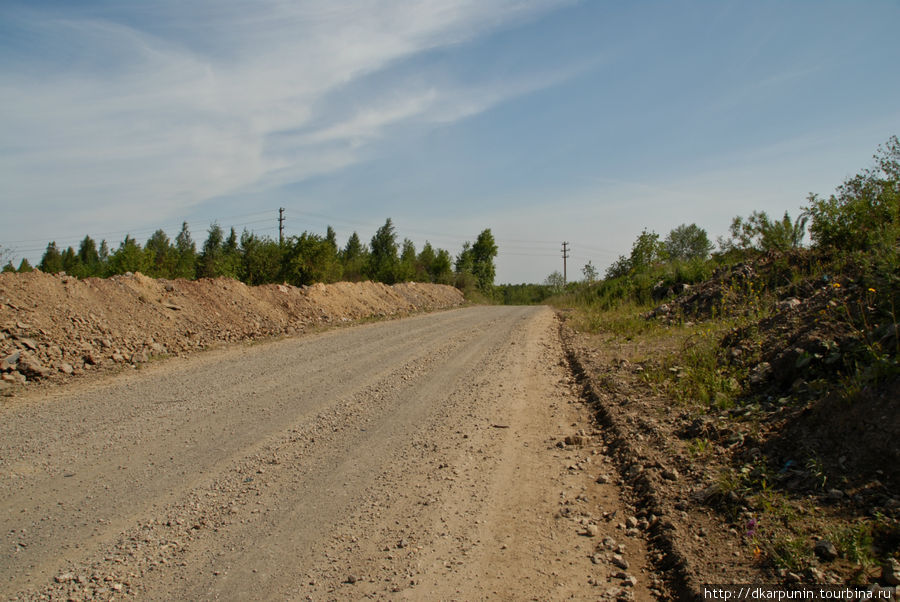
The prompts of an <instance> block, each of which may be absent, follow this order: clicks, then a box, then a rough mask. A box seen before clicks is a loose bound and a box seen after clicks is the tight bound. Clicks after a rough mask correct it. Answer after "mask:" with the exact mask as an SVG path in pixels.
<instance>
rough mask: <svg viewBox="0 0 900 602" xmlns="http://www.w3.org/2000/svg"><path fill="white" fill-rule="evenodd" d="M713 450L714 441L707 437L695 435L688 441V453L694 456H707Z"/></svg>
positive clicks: (696, 457) (697, 457) (695, 457)
mask: <svg viewBox="0 0 900 602" xmlns="http://www.w3.org/2000/svg"><path fill="white" fill-rule="evenodd" d="M711 452H712V442H711V441H710V440H709V439H707V438H706V437H695V438H693V439H691V440H690V442H689V443H688V453H689V454H690V455H691V457H692V458H694V459H695V460H696V459H699V458H703V457H706V456H707V455H709V454H710V453H711Z"/></svg>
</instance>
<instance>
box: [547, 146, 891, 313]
mask: <svg viewBox="0 0 900 602" xmlns="http://www.w3.org/2000/svg"><path fill="white" fill-rule="evenodd" d="M874 159H875V164H874V166H873V167H870V168H867V169H864V170H862V171H861V172H859V173H858V174H856V175H855V176H852V177H850V178H848V179H846V180H845V181H844V183H843V184H841V185H840V186H839V187H838V188H837V190H836V191H835V193H834V194H831V195H829V196H828V197H820V196H818V195H815V194H813V195H810V196H809V197H808V198H807V204H806V206H805V207H804V208H803V209H802V212H801V214H800V216H799V217H797V218H796V219H792V218H791V216H790V215H789V214H788V212H785V213H784V215H783V217H781V218H780V219H778V218H771V217H770V216H769V215H768V214H767V213H766V212H764V211H754V212H752V213H751V214H750V215H749V216H748V217H743V216H737V217H735V218H734V219H733V221H732V223H731V226H730V228H729V232H728V235H727V236H724V237H719V238H718V239H717V242H718V249H716V245H713V244H712V243H711V242H710V241H709V238H708V236H707V233H706V231H705V230H703V229H702V228H700V227H698V226H697V225H696V224H690V225H686V224H683V225H681V226H678V227H677V228H675V229H673V230H672V231H671V232H669V234H668V235H667V236H666V237H665V238H661V237H660V235H659V234H657V233H656V232H653V231H652V230H647V229H645V230H643V231H642V232H641V234H640V235H639V236H638V237H637V239H636V240H635V241H634V243H633V245H632V248H631V252H630V253H629V254H628V255H621V256H620V257H619V258H618V259H617V260H616V261H615V262H613V264H612V265H611V266H609V268H608V269H607V270H606V273H605V278H604V279H603V280H602V281H599V282H597V283H595V282H594V278H593V276H594V275H595V273H596V272H595V270H594V269H593V266H590V264H589V265H587V266H585V269H584V273H585V280H584V281H583V282H581V283H569V285H567V286H566V287H565V288H566V290H567V291H569V292H581V293H587V295H588V297H590V299H591V300H592V302H594V303H598V304H599V305H600V306H601V307H602V308H607V309H608V308H609V307H612V306H615V305H616V304H618V303H619V302H621V301H622V300H629V301H634V302H638V303H649V302H651V301H652V300H653V299H652V291H653V290H654V289H659V288H665V287H666V286H668V285H670V284H678V283H682V284H691V283H695V282H700V281H702V280H705V279H706V278H708V277H709V276H710V275H711V274H712V272H713V271H714V270H715V269H716V268H717V267H719V266H722V265H727V264H733V263H736V262H740V261H744V260H746V259H749V258H752V257H755V256H759V255H761V254H766V253H775V254H779V255H783V254H785V253H790V252H792V251H796V250H799V249H802V248H808V249H809V251H811V252H813V253H816V254H817V262H818V265H819V266H820V269H822V270H825V271H826V272H827V271H829V270H830V271H832V272H840V271H849V272H853V273H854V275H855V277H857V278H859V279H860V280H861V281H864V282H866V286H868V287H870V288H869V289H867V290H871V291H877V295H876V294H875V293H872V297H873V298H872V299H871V300H869V304H870V305H871V306H873V307H874V306H877V307H880V308H881V309H882V310H883V312H884V315H885V316H887V317H886V318H885V319H890V320H891V321H892V322H896V318H895V317H891V316H894V315H895V311H896V309H895V308H896V307H898V306H900V277H898V274H900V140H898V138H897V136H892V137H891V138H889V139H888V141H887V143H886V144H884V145H881V146H879V148H878V151H877V152H876V154H875V156H874ZM807 235H808V236H809V239H810V241H809V243H806V242H805V239H806V236H807ZM714 250H715V251H714ZM561 280H562V275H561V274H558V273H554V274H551V275H550V276H549V277H548V278H547V280H546V281H545V284H546V285H547V286H551V287H555V288H557V289H561V286H559V281H561Z"/></svg>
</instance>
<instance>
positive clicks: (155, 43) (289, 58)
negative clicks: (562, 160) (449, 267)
mask: <svg viewBox="0 0 900 602" xmlns="http://www.w3.org/2000/svg"><path fill="white" fill-rule="evenodd" d="M557 4H558V2H557V1H556V0H519V1H517V0H504V1H501V2H489V3H486V2H480V1H475V0H456V1H454V0H433V1H430V2H415V3H410V2H406V1H401V0H384V1H380V2H366V3H360V2H353V1H347V2H334V1H324V0H322V1H308V2H302V3H296V2H287V1H279V0H270V1H269V2H263V3H260V2H253V3H250V2H243V1H236V0H231V1H228V0H226V1H217V2H209V3H203V2H198V3H191V4H183V3H180V2H172V3H165V2H163V3H157V4H154V5H153V8H152V9H146V8H145V9H144V10H148V11H149V12H147V13H145V14H138V15H131V16H128V15H126V16H125V17H121V16H120V17H118V18H116V19H115V20H114V19H113V18H112V17H111V18H109V19H104V18H99V17H96V16H84V15H83V14H82V15H75V16H73V15H71V14H65V13H63V14H58V15H48V14H47V13H40V12H35V11H24V12H21V13H20V14H18V15H17V22H18V23H24V24H26V25H25V26H24V27H23V29H25V30H26V31H27V32H28V35H31V36H34V39H33V40H30V41H29V40H26V42H25V43H26V44H29V43H38V44H39V47H41V48H42V49H43V50H42V51H41V55H40V56H34V57H27V58H22V56H21V55H18V58H17V59H15V60H12V61H6V62H5V63H4V64H3V65H0V92H2V93H0V109H2V110H0V115H2V116H0V126H2V129H3V131H4V140H3V141H0V182H2V183H0V195H2V197H3V198H4V199H5V200H8V201H10V202H11V203H16V204H24V203H27V204H29V205H30V206H31V207H32V208H38V209H39V210H40V209H45V210H46V211H47V213H48V215H47V216H43V217H36V218H35V219H34V220H33V222H34V223H35V224H40V225H41V226H42V227H44V228H65V227H66V225H67V224H69V223H71V215H72V214H75V213H79V214H81V217H82V218H83V219H84V220H85V221H88V222H92V223H97V224H98V226H97V227H99V228H104V227H106V225H105V224H106V223H109V224H111V223H112V222H113V220H120V219H123V214H124V216H125V217H128V216H130V219H129V223H134V222H136V221H141V220H144V221H156V222H157V223H158V222H159V221H160V220H164V219H168V218H169V217H170V216H177V215H183V214H184V212H185V209H186V208H187V207H190V206H192V205H197V204H199V203H202V202H204V201H206V200H208V199H210V198H213V197H216V196H217V195H223V194H228V193H233V192H235V191H239V190H241V189H245V188H248V189H249V188H256V189H259V188H265V187H266V186H269V185H277V184H282V183H285V182H290V181H291V180H295V179H302V178H306V177H309V176H312V175H316V174H320V173H327V172H330V171H334V170H337V169H340V168H342V167H345V166H347V165H350V164H352V163H354V162H355V161H358V160H359V159H360V158H361V157H362V156H364V155H363V154H361V151H362V150H363V149H365V147H366V145H368V144H369V143H371V142H372V141H374V140H377V139H379V138H380V137H381V136H383V134H384V132H385V131H386V128H389V127H391V126H394V125H397V124H402V123H406V122H409V121H411V120H412V121H416V122H419V123H438V122H447V121H453V120H456V119H460V118H463V117H466V116H468V115H471V114H474V113H477V112H479V111H482V110H485V109H486V108H488V107H490V106H492V105H494V104H496V103H497V102H502V101H503V100H504V99H505V98H509V97H510V96H512V95H516V94H521V93H524V92H526V91H528V90H530V89H534V88H536V87H539V86H541V85H546V83H550V81H549V80H548V81H547V82H541V81H534V82H531V83H529V84H527V85H521V84H517V85H512V86H506V87H501V86H497V87H495V88H494V89H488V88H484V87H483V88H480V89H478V88H472V87H468V88H466V87H460V86H458V85H454V84H453V83H452V82H441V84H440V85H429V84H427V83H425V84H422V83H421V82H420V83H418V84H417V85H415V86H412V87H410V88H408V89H399V90H390V91H387V90H382V89H379V88H378V82H377V81H376V82H375V83H374V84H373V86H374V87H373V88H372V89H371V90H370V92H371V93H372V95H373V100H374V103H370V104H368V106H366V107H364V108H359V107H349V108H344V109H343V110H341V111H340V112H337V113H334V112H331V113H328V112H326V111H324V110H323V106H324V108H326V109H327V108H330V107H329V106H328V98H329V95H334V94H338V93H339V92H340V90H341V89H342V87H345V86H347V85H348V84H350V83H351V82H357V81H359V80H360V78H362V77H364V76H371V75H372V74H377V73H379V72H380V71H382V70H384V69H385V68H387V67H390V66H391V65H393V64H395V63H396V62H397V61H400V60H403V59H408V58H410V57H413V56H415V55H416V54H418V53H421V52H424V51H428V50H430V49H434V48H439V47H443V46H447V45H451V44H458V43H461V42H464V41H466V40H468V39H472V38H474V37H477V36H480V35H484V34H485V33H487V32H490V31H493V30H495V29H497V28H498V27H504V26H507V25H509V24H513V23H516V22H518V21H519V20H522V19H527V18H530V17H532V16H534V15H537V14H539V13H540V12H541V11H545V10H548V9H550V8H552V7H553V6H555V5H557ZM61 10H66V9H65V5H63V7H62V8H61ZM54 221H55V223H54ZM120 223H121V222H120ZM35 237H36V238H37V237H38V235H36V236H35Z"/></svg>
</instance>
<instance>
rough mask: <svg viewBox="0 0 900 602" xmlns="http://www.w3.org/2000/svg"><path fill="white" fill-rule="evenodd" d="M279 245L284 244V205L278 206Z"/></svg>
mask: <svg viewBox="0 0 900 602" xmlns="http://www.w3.org/2000/svg"><path fill="white" fill-rule="evenodd" d="M278 246H281V247H283V246H284V207H279V208H278Z"/></svg>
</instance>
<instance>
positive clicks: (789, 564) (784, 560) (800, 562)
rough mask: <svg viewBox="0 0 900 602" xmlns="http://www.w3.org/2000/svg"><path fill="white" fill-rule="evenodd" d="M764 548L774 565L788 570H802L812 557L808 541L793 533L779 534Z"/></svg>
mask: <svg viewBox="0 0 900 602" xmlns="http://www.w3.org/2000/svg"><path fill="white" fill-rule="evenodd" d="M764 549H765V551H766V553H767V555H768V557H769V558H770V559H771V560H772V562H773V563H774V564H775V566H777V567H778V568H782V569H786V570H789V571H795V572H796V571H802V570H803V569H805V568H806V567H807V566H809V564H810V560H811V559H812V548H811V546H810V545H809V543H807V542H806V541H804V539H802V538H800V537H797V536H795V535H786V534H779V535H778V536H776V537H775V538H774V539H773V540H772V541H769V542H766V543H765V545H764Z"/></svg>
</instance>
